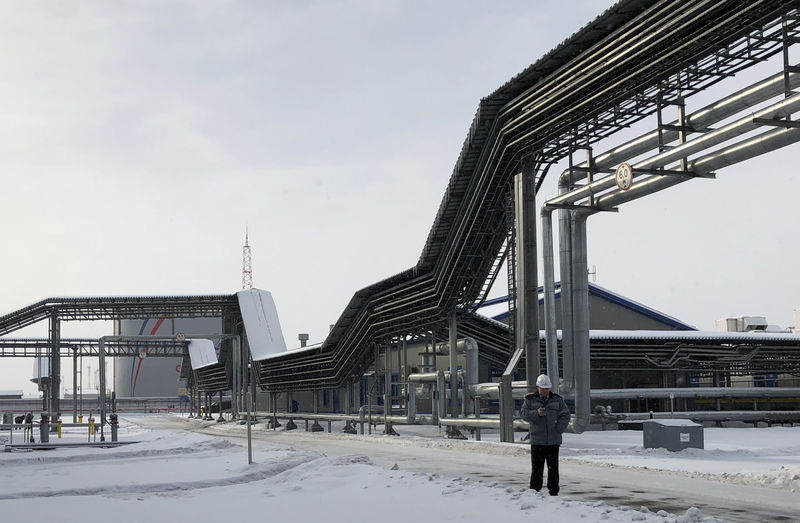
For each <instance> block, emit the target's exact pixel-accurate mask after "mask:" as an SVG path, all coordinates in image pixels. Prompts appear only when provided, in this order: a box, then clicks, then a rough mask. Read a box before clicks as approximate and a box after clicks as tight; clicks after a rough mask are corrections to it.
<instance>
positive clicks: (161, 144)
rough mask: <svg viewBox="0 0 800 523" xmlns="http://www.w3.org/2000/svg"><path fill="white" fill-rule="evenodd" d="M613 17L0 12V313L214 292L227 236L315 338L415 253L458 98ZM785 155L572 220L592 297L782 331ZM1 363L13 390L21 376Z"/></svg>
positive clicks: (794, 300)
mask: <svg viewBox="0 0 800 523" xmlns="http://www.w3.org/2000/svg"><path fill="white" fill-rule="evenodd" d="M611 3H612V2H610V1H604V2H600V1H596V0H591V1H589V0H586V1H569V2H564V1H545V0H538V1H536V2H531V1H498V2H478V1H475V2H465V1H458V2H456V1H449V2H409V1H403V2H400V1H397V2H392V1H380V2H378V1H368V0H362V1H349V2H327V1H326V2H323V1H319V2H313V1H312V2H300V1H298V2H294V1H285V2H222V1H217V2H210V1H209V2H196V1H186V2H177V1H171V2H144V1H142V2H103V1H97V2H92V1H84V2H81V3H77V2H69V3H56V2H29V1H8V0H3V1H0V9H2V16H0V46H2V49H3V51H2V60H0V104H2V107H1V108H0V114H1V115H2V117H0V173H1V174H0V176H2V199H1V200H0V221H1V222H2V224H3V225H2V227H3V244H2V245H3V248H2V251H0V252H2V257H0V315H2V314H6V313H9V312H11V311H13V310H16V309H18V308H20V307H23V306H26V305H29V304H31V303H33V302H35V301H38V300H40V299H42V298H45V297H49V296H63V295H77V296H94V295H103V296H105V295H129V294H133V295H174V294H227V293H232V292H235V291H236V290H238V289H239V288H240V287H241V264H242V244H243V241H244V233H245V227H249V231H250V243H251V245H252V250H253V281H254V284H255V286H256V287H259V288H262V289H266V290H269V291H271V292H272V293H273V296H274V298H275V301H276V304H277V306H278V312H279V314H280V319H281V323H282V326H283V332H284V335H285V336H286V338H287V345H288V346H290V347H294V346H297V334H298V333H299V332H308V333H309V334H310V336H311V341H312V342H319V341H322V340H323V339H324V337H325V335H326V333H327V331H328V325H329V324H332V323H334V322H335V321H336V320H337V319H338V317H339V315H340V314H341V313H342V311H343V309H344V307H345V305H346V304H347V302H348V300H349V299H350V298H351V297H352V295H353V293H354V292H355V291H356V290H358V289H360V288H362V287H364V286H366V285H369V284H372V283H375V282H376V281H379V280H381V279H383V278H385V277H388V276H390V275H393V274H395V273H397V272H399V271H402V270H405V269H407V268H409V267H411V266H413V265H414V264H415V263H416V261H417V259H418V258H419V255H420V252H421V250H422V247H423V244H424V242H425V238H426V236H427V233H428V231H429V229H430V227H431V224H432V223H433V219H434V216H435V214H436V210H437V209H438V206H439V203H440V201H441V198H442V195H443V192H444V188H445V186H446V185H447V182H448V180H449V177H450V174H451V172H452V169H453V165H454V164H455V161H456V159H457V157H458V153H459V151H460V148H461V145H462V143H463V141H464V138H465V136H466V134H467V131H468V128H469V125H470V123H471V121H472V118H473V116H474V113H475V110H476V108H477V105H478V102H479V100H480V98H481V97H483V96H486V95H488V94H490V93H491V92H492V91H493V90H494V89H496V88H497V87H499V86H500V85H501V84H503V83H505V82H506V81H507V80H508V79H510V78H511V77H512V76H513V75H515V74H516V73H518V72H520V71H521V70H522V69H524V68H525V67H526V66H528V65H529V64H530V63H532V62H534V61H536V60H537V59H538V58H540V57H541V56H542V55H543V54H544V53H546V52H547V51H549V50H550V49H552V48H553V47H555V46H556V45H558V44H559V43H560V42H561V41H563V40H564V39H565V38H567V37H569V36H570V35H571V34H573V33H574V32H575V31H576V30H577V29H578V28H580V27H581V26H582V25H584V24H585V23H587V22H588V21H589V20H590V19H592V18H594V17H596V16H597V15H598V14H600V12H601V11H602V10H603V9H605V8H606V7H607V6H608V5H610V4H611ZM776 71H777V69H776V68H775V67H772V69H769V70H768V71H767V72H770V73H771V72H776ZM742 85H744V84H742ZM733 89H734V88H730V90H733ZM799 148H800V146H796V147H794V148H792V147H789V148H787V149H785V150H783V151H781V152H779V153H776V154H773V155H771V156H769V157H766V158H764V159H761V160H755V161H751V162H748V163H746V164H743V165H741V166H736V167H732V168H729V169H728V170H726V171H723V172H721V173H720V175H719V179H717V180H715V181H710V180H697V181H693V182H690V183H687V184H683V185H682V186H679V187H677V188H675V189H671V190H669V191H667V192H665V193H662V194H659V195H656V196H654V197H651V198H648V199H646V200H642V201H639V202H635V203H632V204H629V205H627V206H625V207H624V208H623V209H622V210H621V212H620V213H618V214H607V215H603V216H600V217H595V218H592V219H591V220H590V222H589V237H590V240H589V264H590V265H595V266H596V267H597V280H596V281H597V283H598V284H599V285H602V286H604V287H606V288H609V289H611V290H614V291H617V292H620V293H621V294H624V295H626V296H628V297H630V298H632V299H634V300H636V301H639V302H641V303H644V304H647V305H650V306H653V307H655V308H657V309H659V310H661V311H663V312H665V313H667V314H670V315H672V316H676V317H678V318H679V319H681V320H683V321H686V322H688V323H690V324H693V325H696V326H698V327H700V328H706V329H711V328H713V323H714V320H715V319H717V318H721V317H724V316H738V315H765V316H767V317H768V319H769V321H770V323H775V324H779V325H781V326H782V327H786V326H789V325H793V324H794V319H793V316H792V311H793V309H796V308H800V292H798V291H799V290H800V288H799V284H798V278H797V272H798V269H797V260H798V227H797V195H798V188H799V187H798V186H800V182H798V178H797V175H796V172H795V169H796V165H797V162H796V160H795V158H796V155H797V154H798V151H800V149H799ZM552 172H555V171H552ZM551 178H552V179H553V180H551V181H548V184H547V185H546V189H547V191H549V194H547V195H546V196H548V197H549V196H552V195H553V193H554V186H553V185H552V183H554V179H555V175H554V174H553V175H551ZM550 182H552V183H550ZM667 193H669V194H667ZM501 279H502V278H501ZM504 292H505V289H501V288H499V289H496V290H495V292H494V294H495V295H498V294H501V293H504ZM84 333H87V334H88V333H91V334H97V335H102V334H109V333H110V330H109V327H108V325H107V324H102V325H100V326H98V325H96V324H95V325H92V324H75V323H69V324H66V325H65V326H64V327H63V335H64V336H71V335H72V336H76V335H81V334H84ZM20 334H21V335H30V336H40V335H45V334H46V326H45V325H42V326H41V327H40V328H38V329H28V330H26V331H25V332H24V333H20ZM0 366H1V367H0V389H21V388H26V390H27V389H28V388H29V384H27V382H26V379H27V374H29V373H30V368H31V367H32V362H29V361H28V362H25V361H18V360H4V361H2V362H0ZM22 374H25V375H26V376H21V375H22ZM67 379H68V381H69V379H70V378H69V377H67Z"/></svg>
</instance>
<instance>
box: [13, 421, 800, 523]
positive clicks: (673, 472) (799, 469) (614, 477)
mask: <svg viewBox="0 0 800 523" xmlns="http://www.w3.org/2000/svg"><path fill="white" fill-rule="evenodd" d="M300 425H301V428H300V429H299V430H298V431H292V432H285V431H283V430H282V429H279V430H277V431H272V430H269V429H267V428H266V427H265V426H264V424H263V423H262V424H257V425H255V426H254V428H253V441H254V454H253V458H254V463H253V464H252V465H248V464H247V452H246V448H244V446H243V445H245V444H246V441H245V439H244V437H245V436H246V427H244V426H242V425H238V424H234V423H224V424H211V423H208V422H201V421H199V420H189V419H186V418H180V417H177V416H139V417H125V418H123V419H122V420H121V430H120V440H122V441H137V442H139V443H135V444H132V445H126V446H122V447H117V448H108V449H100V448H80V449H66V448H64V449H57V450H50V451H41V450H40V451H32V452H20V451H15V452H6V453H0V514H3V515H13V516H23V515H26V514H29V515H31V516H35V514H37V513H44V514H52V513H55V512H58V513H59V515H60V516H59V519H60V520H62V521H65V522H67V523H70V522H73V521H74V522H78V521H83V520H85V518H86V517H87V512H89V511H91V512H93V513H95V514H100V515H105V516H109V517H111V518H112V519H113V520H116V521H120V522H125V521H136V522H140V521H148V520H149V521H166V520H170V519H174V518H193V519H195V520H197V521H221V520H224V519H225V518H230V517H231V516H233V517H236V518H237V519H238V518H248V517H253V516H261V517H270V518H286V517H292V518H294V519H299V520H300V521H350V520H353V519H354V518H355V519H373V518H376V519H379V520H381V521H388V522H394V521H397V522H407V521H409V520H415V519H416V520H419V521H434V520H439V521H480V520H489V519H491V520H496V521H509V522H513V521H530V520H531V519H532V518H537V519H539V518H544V520H547V521H559V522H561V521H600V520H608V521H632V520H633V521H637V520H641V521H701V520H704V519H706V520H714V519H723V520H728V519H730V520H736V521H758V520H771V521H775V520H784V521H797V520H800V508H798V507H800V494H798V493H797V492H795V491H796V490H798V489H800V457H798V455H800V452H798V451H800V427H793V428H789V427H785V428H784V427H773V428H758V429H754V428H740V429H733V428H727V429H717V428H707V429H706V430H705V447H706V448H705V449H704V450H699V449H691V450H684V451H682V452H677V453H672V452H668V451H662V450H643V449H642V446H641V439H642V434H641V432H635V431H606V432H588V433H584V434H581V435H571V434H568V435H566V437H565V442H564V445H563V446H562V452H561V456H562V460H561V469H562V470H561V472H562V496H560V497H550V496H548V495H547V494H538V493H535V492H532V491H530V490H528V489H527V488H526V487H527V481H528V474H529V470H530V461H529V457H528V447H527V445H521V444H510V443H509V444H503V443H499V442H498V441H496V435H494V434H491V433H489V434H485V436H484V441H481V442H476V441H472V440H471V441H455V440H448V439H445V438H444V437H443V435H442V434H441V433H440V431H439V430H438V429H437V428H436V427H418V426H417V427H397V429H398V431H399V432H400V433H401V436H400V437H392V436H384V435H381V434H380V428H381V427H380V426H379V427H378V430H376V431H374V432H373V434H372V435H371V436H370V435H347V434H342V433H341V432H339V431H340V430H341V428H340V427H337V426H336V425H334V432H333V433H330V434H328V433H325V432H321V433H306V432H304V431H303V426H302V423H301V424H300ZM85 439H86V435H85V434H76V435H70V434H67V435H66V437H65V438H64V440H62V441H85ZM54 440H55V439H54ZM682 492H683V493H682ZM648 500H650V501H648ZM726 500H727V501H726ZM639 501H645V502H642V503H639ZM695 501H697V503H695ZM34 502H35V503H34ZM694 507H700V508H699V509H698V508H694ZM665 508H668V509H669V510H668V511H666V510H664V509H665Z"/></svg>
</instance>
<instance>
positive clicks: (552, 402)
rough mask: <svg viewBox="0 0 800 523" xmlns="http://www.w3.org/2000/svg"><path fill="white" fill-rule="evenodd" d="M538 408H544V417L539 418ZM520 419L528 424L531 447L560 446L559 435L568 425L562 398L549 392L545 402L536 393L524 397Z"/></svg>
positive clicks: (565, 407)
mask: <svg viewBox="0 0 800 523" xmlns="http://www.w3.org/2000/svg"><path fill="white" fill-rule="evenodd" d="M540 407H544V408H545V412H546V413H545V415H544V416H539V412H538V410H539V408H540ZM520 417H521V418H522V419H524V420H525V421H527V422H528V423H529V424H530V427H531V429H530V431H531V445H561V434H562V433H563V432H564V431H565V430H566V429H567V425H569V419H570V414H569V407H567V404H566V403H564V398H562V397H561V396H559V395H558V394H554V393H552V392H551V393H550V397H549V399H547V400H545V399H544V398H542V397H541V396H540V395H539V391H536V392H530V393H528V394H526V395H525V401H524V402H523V403H522V409H520Z"/></svg>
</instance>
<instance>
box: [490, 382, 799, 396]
mask: <svg viewBox="0 0 800 523" xmlns="http://www.w3.org/2000/svg"><path fill="white" fill-rule="evenodd" d="M499 385H500V384H499V383H495V382H489V383H478V384H477V385H476V386H475V395H476V396H478V397H480V398H487V399H495V400H496V399H498V398H499ZM511 388H512V391H513V395H514V399H522V398H523V397H524V396H525V394H526V393H527V392H526V386H525V382H524V381H515V382H513V383H512V384H511ZM589 394H590V396H591V398H592V399H595V400H603V401H608V400H621V399H640V398H641V399H645V398H647V399H664V398H669V397H670V395H672V396H673V397H675V398H689V399H716V398H759V399H761V398H795V397H797V396H800V387H673V388H664V389H653V388H647V389H594V390H591V391H589Z"/></svg>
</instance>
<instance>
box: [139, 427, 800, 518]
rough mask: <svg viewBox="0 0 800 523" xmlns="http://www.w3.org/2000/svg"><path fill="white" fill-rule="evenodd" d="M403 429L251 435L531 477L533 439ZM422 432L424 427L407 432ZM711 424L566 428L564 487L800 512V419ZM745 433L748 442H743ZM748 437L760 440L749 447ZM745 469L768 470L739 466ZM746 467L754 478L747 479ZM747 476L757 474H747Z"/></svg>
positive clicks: (715, 511) (734, 512) (224, 430)
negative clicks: (663, 432)
mask: <svg viewBox="0 0 800 523" xmlns="http://www.w3.org/2000/svg"><path fill="white" fill-rule="evenodd" d="M137 423H144V424H145V425H146V426H152V427H154V428H156V427H157V428H163V429H170V430H175V429H179V428H183V429H189V430H193V431H200V432H203V433H206V434H213V435H217V436H223V437H225V438H228V439H230V440H231V441H236V442H239V443H242V439H243V438H245V437H246V431H245V428H244V427H242V426H241V425H235V424H230V423H225V424H210V423H204V422H200V421H196V420H188V419H184V418H176V417H172V418H164V417H157V418H156V417H151V418H143V419H141V420H137ZM398 430H400V431H401V432H402V433H403V434H404V436H403V437H400V438H396V437H387V436H381V435H378V434H377V433H374V434H373V435H372V436H366V435H365V436H361V435H347V434H342V433H337V432H333V433H330V434H328V433H324V432H320V433H310V432H308V433H307V432H305V431H303V430H302V428H301V429H299V430H297V431H291V432H284V431H283V430H278V431H272V430H266V429H265V427H264V425H263V424H258V425H256V426H255V428H254V430H253V437H254V442H255V443H254V446H255V448H259V446H263V445H265V444H266V445H269V446H275V445H279V446H286V447H291V448H294V449H298V450H307V451H313V452H323V453H325V454H326V455H328V456H346V455H353V454H366V455H368V456H369V457H370V459H371V460H372V461H373V462H374V463H375V464H377V465H379V466H382V467H385V468H390V467H392V466H394V465H395V464H396V465H397V466H398V467H399V468H400V469H401V470H408V471H413V472H424V473H436V474H439V475H442V476H447V477H454V478H464V477H469V478H471V479H475V480H480V481H484V482H488V483H492V482H498V483H500V484H502V485H506V486H509V487H524V486H527V484H528V477H529V474H530V460H529V454H528V448H527V445H521V444H501V443H498V442H492V441H483V442H476V441H458V440H447V439H443V438H441V437H440V436H439V435H438V433H437V430H436V429H435V428H433V427H400V428H398ZM715 431H727V433H726V432H719V433H716V432H715ZM414 433H418V434H420V435H419V436H413V435H412V436H408V435H409V434H414ZM706 433H707V436H706V441H707V445H706V448H707V449H708V450H695V449H692V450H687V451H683V452H680V453H670V452H667V451H653V450H649V451H642V449H641V448H640V447H641V433H640V432H638V433H637V432H627V431H626V432H618V431H609V432H605V433H585V434H583V435H568V436H569V437H568V438H567V439H566V440H565V443H564V447H562V460H561V477H562V492H561V494H562V496H566V497H569V498H572V499H575V500H586V501H600V500H602V501H605V502H608V503H611V504H614V505H618V506H630V507H635V508H637V509H638V508H639V507H641V506H646V507H648V508H649V509H650V510H652V511H658V510H665V511H667V512H672V513H676V514H680V513H683V512H684V511H685V510H686V509H687V508H688V507H692V506H694V507H698V508H700V510H701V511H702V513H703V514H705V515H714V516H716V517H719V518H723V519H725V520H726V521H742V522H751V521H800V494H798V493H797V492H794V491H793V489H792V485H793V483H792V482H794V484H795V485H796V484H797V483H798V482H800V467H798V466H797V465H798V463H800V461H799V459H798V455H797V453H796V452H795V450H796V449H795V448H794V447H792V446H791V442H792V441H794V442H796V443H797V444H798V445H800V427H795V428H792V429H789V428H785V429H781V428H777V427H776V428H773V429H752V428H745V429H706ZM715 434H717V435H716V436H715ZM776 434H777V435H776ZM715 437H717V438H718V439H720V438H721V439H720V441H722V443H720V444H719V445H717V447H714V446H713V445H714V441H715ZM737 438H738V439H743V440H744V443H742V442H737ZM732 440H733V441H732ZM636 441H638V447H637V445H636V443H635V442H636ZM731 441H732V442H731ZM747 442H751V443H750V444H751V445H752V446H753V447H755V448H754V449H749V450H742V448H741V447H742V446H743V445H747V444H748V443H747ZM787 442H788V443H787ZM759 444H760V446H761V448H758V445H759ZM676 456H679V457H681V458H683V459H678V458H676ZM245 458H246V456H244V455H243V459H245ZM737 463H740V464H741V465H737ZM781 467H783V470H784V471H785V473H784V476H786V475H787V474H788V483H787V482H784V483H783V484H782V488H768V487H765V486H762V485H764V484H770V480H769V478H776V477H778V476H780V471H781ZM738 470H757V471H763V473H761V474H759V473H752V472H732V471H738ZM748 477H749V478H750V481H749V482H748V481H746V480H747V478H748ZM793 477H794V478H795V479H794V480H792V478H793ZM764 478H767V480H765V479H764ZM742 482H745V483H749V484H739V483H742ZM773 483H777V481H775V482H773ZM773 486H774V485H773Z"/></svg>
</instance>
